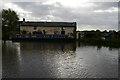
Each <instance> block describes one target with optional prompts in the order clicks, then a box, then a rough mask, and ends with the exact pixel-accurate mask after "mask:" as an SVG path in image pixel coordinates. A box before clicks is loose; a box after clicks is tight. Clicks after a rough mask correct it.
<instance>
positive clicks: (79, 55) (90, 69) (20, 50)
mask: <svg viewBox="0 0 120 80" xmlns="http://www.w3.org/2000/svg"><path fill="white" fill-rule="evenodd" d="M118 50H119V49H118V48H109V47H103V46H101V47H98V46H89V45H84V44H82V43H76V42H12V41H7V42H6V43H2V52H3V53H2V62H3V64H2V77H3V78H118Z"/></svg>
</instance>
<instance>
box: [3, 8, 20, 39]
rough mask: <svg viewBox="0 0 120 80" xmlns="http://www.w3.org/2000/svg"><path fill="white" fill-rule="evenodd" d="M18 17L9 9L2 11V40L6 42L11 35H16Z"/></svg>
mask: <svg viewBox="0 0 120 80" xmlns="http://www.w3.org/2000/svg"><path fill="white" fill-rule="evenodd" d="M18 20H19V17H18V15H17V13H16V12H15V11H13V10H11V9H8V10H6V9H3V10H2V39H3V40H7V39H9V37H10V36H11V35H12V34H15V33H16V26H17V25H18V23H19V22H18Z"/></svg>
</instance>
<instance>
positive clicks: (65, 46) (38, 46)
mask: <svg viewBox="0 0 120 80" xmlns="http://www.w3.org/2000/svg"><path fill="white" fill-rule="evenodd" d="M20 44H21V45H20V47H21V49H22V50H29V51H30V50H40V51H47V50H49V51H62V52H68V51H76V43H75V42H72V43H71V42H68V43H67V42H61V43H59V42H46V41H45V42H20Z"/></svg>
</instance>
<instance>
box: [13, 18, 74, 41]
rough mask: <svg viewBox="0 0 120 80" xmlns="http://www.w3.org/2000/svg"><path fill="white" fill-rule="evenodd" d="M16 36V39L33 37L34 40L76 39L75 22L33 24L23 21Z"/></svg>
mask: <svg viewBox="0 0 120 80" xmlns="http://www.w3.org/2000/svg"><path fill="white" fill-rule="evenodd" d="M16 35H17V36H16V37H17V38H23V37H24V38H28V37H29V38H30V37H31V35H32V36H33V35H34V38H35V36H36V38H37V37H39V38H71V39H76V22H38V21H37V22H34V21H25V19H23V21H21V22H20V25H19V34H16ZM26 35H27V36H26ZM28 35H29V36H28ZM14 37H15V36H14Z"/></svg>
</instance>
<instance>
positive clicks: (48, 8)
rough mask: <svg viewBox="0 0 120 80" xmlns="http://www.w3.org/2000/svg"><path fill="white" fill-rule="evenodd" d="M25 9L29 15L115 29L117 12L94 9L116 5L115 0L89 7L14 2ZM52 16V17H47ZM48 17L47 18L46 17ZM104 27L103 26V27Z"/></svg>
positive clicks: (96, 3)
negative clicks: (99, 11)
mask: <svg viewBox="0 0 120 80" xmlns="http://www.w3.org/2000/svg"><path fill="white" fill-rule="evenodd" d="M14 4H16V5H18V6H19V7H21V8H22V9H24V10H26V11H31V12H32V14H31V16H33V17H39V18H42V19H44V18H45V19H50V20H56V21H57V19H58V18H59V19H60V20H61V21H77V24H78V27H79V26H81V25H91V27H92V26H93V25H98V26H107V29H108V28H109V29H117V12H112V13H95V12H94V10H106V9H110V8H112V7H118V3H117V2H101V3H100V2H94V4H95V5H96V6H94V7H90V8H80V7H78V8H77V9H76V8H71V7H66V6H64V5H62V4H61V3H59V2H56V3H54V4H44V3H42V2H41V3H33V2H24V3H22V2H18V3H14ZM49 15H52V16H54V19H53V18H51V17H48V16H49ZM46 17H48V18H46ZM103 28H104V27H103Z"/></svg>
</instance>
